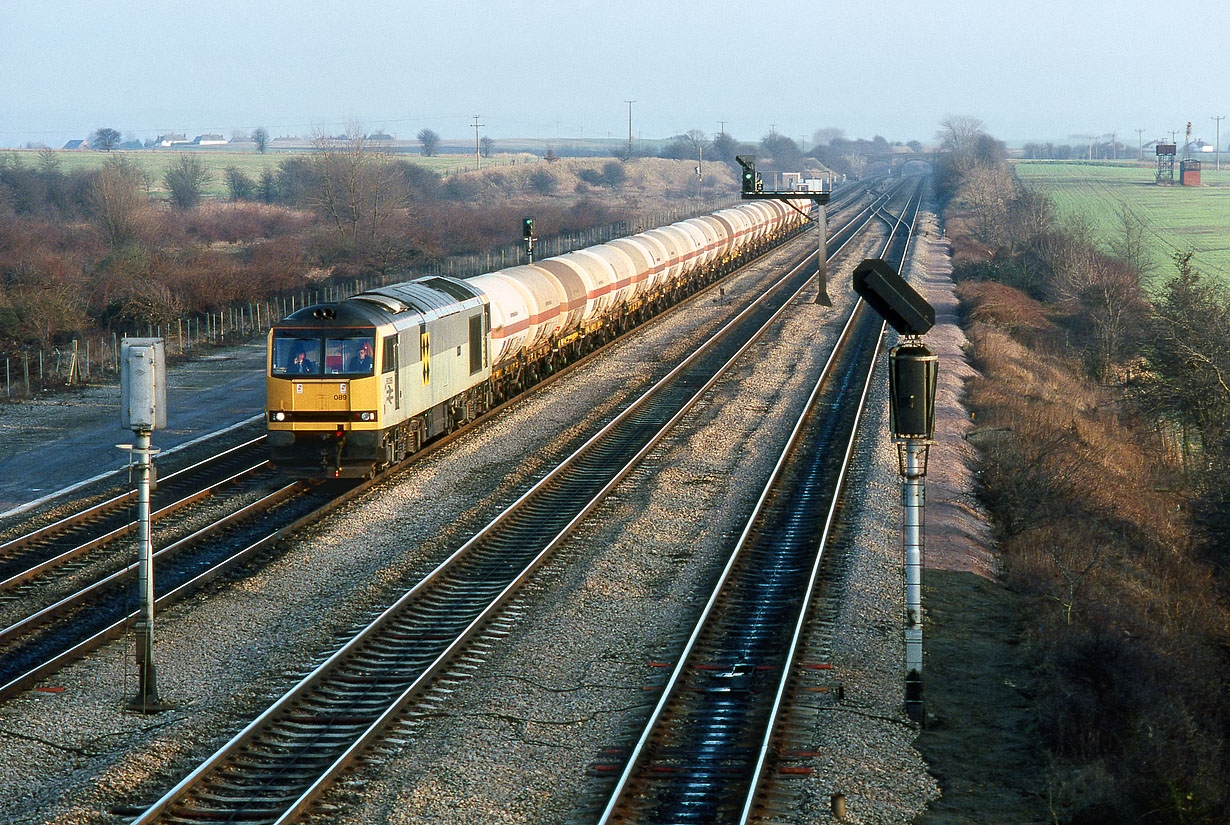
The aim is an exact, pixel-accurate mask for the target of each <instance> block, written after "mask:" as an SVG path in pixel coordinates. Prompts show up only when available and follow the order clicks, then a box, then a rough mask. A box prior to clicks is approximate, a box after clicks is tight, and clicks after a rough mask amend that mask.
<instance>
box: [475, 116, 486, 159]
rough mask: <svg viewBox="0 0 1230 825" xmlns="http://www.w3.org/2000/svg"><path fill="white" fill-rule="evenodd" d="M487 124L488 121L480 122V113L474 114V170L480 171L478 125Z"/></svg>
mask: <svg viewBox="0 0 1230 825" xmlns="http://www.w3.org/2000/svg"><path fill="white" fill-rule="evenodd" d="M486 125H487V124H486V123H479V122H478V115H475V116H474V170H475V171H478V168H479V162H478V158H479V154H480V153H479V149H478V127H479V126H486Z"/></svg>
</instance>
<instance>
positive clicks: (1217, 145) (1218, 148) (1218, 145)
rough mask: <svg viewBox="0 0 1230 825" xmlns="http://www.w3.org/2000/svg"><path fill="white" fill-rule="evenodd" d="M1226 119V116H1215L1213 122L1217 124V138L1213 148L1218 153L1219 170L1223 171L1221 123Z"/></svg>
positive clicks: (1214, 139)
mask: <svg viewBox="0 0 1230 825" xmlns="http://www.w3.org/2000/svg"><path fill="white" fill-rule="evenodd" d="M1225 119H1226V116H1225V115H1214V116H1213V117H1212V120H1214V121H1215V122H1216V123H1217V137H1215V138H1213V148H1214V151H1215V152H1216V153H1217V168H1218V169H1221V122H1222V121H1223V120H1225Z"/></svg>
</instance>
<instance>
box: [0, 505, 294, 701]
mask: <svg viewBox="0 0 1230 825" xmlns="http://www.w3.org/2000/svg"><path fill="white" fill-rule="evenodd" d="M302 485H303V483H302V482H298V481H297V482H294V483H292V484H289V485H287V486H285V487H283V488H282V489H280V490H277V491H275V492H273V493H270V494H269V495H267V496H264V497H262V498H261V499H259V500H257V501H254V502H252V503H251V504H249V505H247V506H246V507H243V508H241V509H239V510H236V511H235V512H234V513H229V514H227V515H226V516H224V517H223V518H222V519H220V520H218V521H216V522H214V523H213V524H210V525H208V526H207V527H204V528H202V529H200V530H198V531H196V532H194V533H193V534H191V535H189V536H185V537H184V538H182V539H180V540H179V541H176V542H174V543H173V544H169V545H167V546H166V547H163V548H162V549H160V550H158V551H157V552H156V553H154V559H155V560H156V561H157V560H160V559H165V558H166V557H168V556H169V555H173V554H174V553H176V552H177V551H179V550H182V549H183V548H185V547H187V546H190V545H191V544H193V543H195V542H198V541H200V540H201V539H203V538H205V537H207V536H209V535H212V534H213V533H216V532H218V531H219V530H221V529H223V528H225V527H228V526H230V525H232V524H235V523H237V522H239V521H241V520H243V519H246V518H248V517H250V516H252V515H253V514H254V513H259V512H263V511H264V510H266V509H268V508H269V507H271V506H273V505H275V504H279V503H281V502H282V501H285V500H286V499H287V498H289V497H290V496H292V495H294V494H295V493H296V492H297V491H299V490H300V489H302ZM279 532H282V531H279ZM250 549H251V548H250V547H249V548H246V549H245V550H243V551H240V553H241V554H242V553H246V552H247V550H250ZM230 560H231V559H229V558H228V559H227V560H226V561H224V562H223V564H226V563H228V562H230ZM137 566H138V565H137V563H136V562H133V563H132V564H130V565H128V566H126V567H124V568H122V569H120V570H117V571H115V572H114V573H112V574H110V575H109V576H106V577H105V578H102V579H99V580H98V581H96V582H93V583H92V584H90V585H88V586H86V587H84V588H82V589H81V590H78V591H77V592H75V593H73V594H72V595H69V596H66V597H64V598H63V599H61V600H60V601H58V602H56V603H55V604H53V605H49V606H48V607H45V608H43V609H42V610H39V611H37V612H35V613H32V614H31V615H29V616H27V617H26V618H24V619H22V620H20V621H18V622H15V623H14V624H11V625H9V626H8V627H6V628H4V629H3V630H0V646H5V645H10V644H12V643H14V642H15V641H17V640H18V639H19V638H21V637H22V636H24V635H26V634H27V633H29V632H30V631H31V630H33V629H34V628H36V627H38V626H40V625H42V624H45V623H46V622H49V621H51V620H52V619H54V618H56V617H57V616H61V615H63V614H65V613H67V612H69V611H71V610H73V609H75V608H78V607H82V606H83V605H85V604H86V603H87V602H88V601H90V599H91V598H93V597H95V596H97V595H99V594H100V593H102V592H104V591H106V590H109V589H111V588H113V587H116V586H117V585H119V584H121V583H123V582H124V581H126V580H128V579H132V578H134V577H135V576H136V574H137ZM162 604H165V602H164V599H163V598H162V597H160V598H158V599H156V600H155V606H161V605H162ZM136 615H137V614H136V613H135V612H134V613H131V614H129V615H127V616H126V617H124V618H123V619H121V620H120V621H119V622H116V623H114V624H112V625H109V626H108V627H106V628H105V629H103V630H101V631H99V632H98V633H96V634H94V635H92V636H90V637H88V638H87V639H85V640H83V641H81V642H79V643H77V644H75V645H73V647H71V648H69V649H67V650H66V651H63V652H61V653H59V654H57V655H56V656H55V657H54V658H52V659H49V660H47V661H46V662H43V663H41V664H39V665H38V666H37V667H35V668H32V669H31V670H29V671H27V672H25V673H23V674H21V675H20V676H17V677H15V678H13V679H11V680H9V682H7V683H6V684H4V685H0V699H5V698H7V697H9V696H11V695H13V694H14V693H16V692H17V691H20V690H22V689H23V688H25V687H27V686H28V685H30V684H33V683H34V682H35V681H37V680H38V679H40V678H42V677H43V676H45V675H47V674H48V673H51V672H53V671H55V670H56V669H58V668H59V667H62V666H63V665H64V664H66V663H67V662H70V661H73V659H74V658H75V657H74V655H73V654H76V653H78V652H80V651H84V650H90V649H92V648H94V647H97V646H98V645H100V644H102V643H103V642H105V641H107V640H109V639H110V638H112V635H110V634H111V633H112V631H114V630H116V629H117V628H118V629H122V628H123V627H126V626H127V625H128V624H130V623H131V622H132V621H133V620H134V618H135V617H136ZM83 646H84V647H83Z"/></svg>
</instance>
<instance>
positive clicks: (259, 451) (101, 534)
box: [0, 435, 269, 601]
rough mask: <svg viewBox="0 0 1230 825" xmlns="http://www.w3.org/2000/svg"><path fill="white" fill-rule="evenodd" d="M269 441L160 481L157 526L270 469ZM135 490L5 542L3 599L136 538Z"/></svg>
mask: <svg viewBox="0 0 1230 825" xmlns="http://www.w3.org/2000/svg"><path fill="white" fill-rule="evenodd" d="M265 454H266V448H265V437H264V436H263V435H262V436H259V437H257V438H254V439H251V440H249V441H246V442H244V443H242V444H239V445H237V446H235V447H231V448H229V449H226V450H223V451H222V452H220V453H218V454H216V455H213V456H210V457H209V458H206V459H205V460H203V461H198V462H196V463H195V464H193V465H191V466H189V467H185V468H183V469H181V470H177V471H176V472H174V473H171V474H170V475H168V476H165V477H164V478H161V479H159V480H158V489H157V490H156V491H155V492H154V494H153V496H152V501H151V514H150V517H151V520H153V521H155V522H157V521H159V520H162V519H166V518H167V517H169V516H171V515H172V514H174V513H177V512H179V511H181V510H183V509H184V508H185V507H188V506H190V505H192V504H195V503H197V502H200V501H202V500H203V499H206V498H208V497H210V496H212V495H214V494H215V493H217V492H218V491H220V490H221V489H223V488H224V487H226V486H227V485H230V484H234V483H235V482H237V481H239V480H241V479H243V478H245V477H248V476H250V475H252V474H254V473H257V472H260V471H261V470H264V469H266V468H267V467H268V465H269V462H268V461H267V460H266V457H265ZM136 495H137V494H136V491H135V490H129V491H126V492H123V493H120V494H119V495H114V496H112V497H110V498H108V499H106V500H105V501H103V502H101V503H99V504H95V505H93V506H90V507H86V508H84V509H81V510H79V511H77V512H75V513H73V514H71V515H69V516H66V517H65V518H62V519H60V520H58V521H56V522H54V523H53V524H48V525H46V526H44V527H40V528H38V529H37V530H31V531H29V532H27V533H25V534H24V535H21V536H18V537H16V538H14V539H11V540H9V541H6V542H4V543H3V544H0V601H4V600H12V599H17V598H24V597H26V596H27V595H28V588H24V587H22V585H25V584H27V583H29V582H32V581H34V580H36V579H39V578H42V577H46V576H51V575H55V574H57V573H60V574H62V573H64V572H65V571H66V570H69V569H76V568H79V567H81V566H82V565H84V564H86V563H88V562H89V561H90V558H91V557H95V556H97V555H99V554H100V553H101V551H103V550H105V549H107V548H109V547H110V545H112V544H113V543H114V542H116V541H118V540H120V539H122V538H124V537H126V536H132V535H135V533H136V529H137V520H136V518H135V513H134V508H135V504H136Z"/></svg>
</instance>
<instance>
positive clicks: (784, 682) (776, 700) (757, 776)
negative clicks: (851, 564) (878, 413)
mask: <svg viewBox="0 0 1230 825" xmlns="http://www.w3.org/2000/svg"><path fill="white" fill-rule="evenodd" d="M911 201H912V203H913V215H911V216H910V219H909V222H908V229H907V234H906V238H905V243H904V247H903V249H902V253H901V258H900V261H901V263H900V264H899V268H900V269H901V270H902V271H904V269H905V266H906V263H907V262H908V261H909V260H910V251H911V246H912V243H913V240H914V233H915V229H916V227H917V224H918V213H919V212H920V211H921V209H922V196H921V193H920V192H916V193H915V195H914V197H912V198H911ZM909 211H910V204H908V203H907V205H906V208H905V210H904V212H903V216H904V214H905V213H906V212H909ZM891 240H892V239H891V238H890V242H891ZM887 248H888V247H887V245H886V246H885V251H887ZM863 303H864V302H863V301H862V299H861V298H860V299H859V305H862V304H863ZM885 327H886V324H885V323H884V322H881V323H880V329H879V333H878V335H877V337H878V339H879V340H880V341H881V342H882V341H883V338H884V330H885ZM876 361H877V359H876V358H873V359H872V360H871V365H870V367H869V369H868V371H867V375H866V378H865V380H864V382H863V392H862V394H861V396H860V397H859V403H858V411H857V413H856V414H855V423H854V427H853V428H852V431H851V436H850V441H849V443H848V444H847V445H846V452H845V455H844V457H843V458H842V464H841V473H840V475H839V477H838V479H837V482H836V485H835V490H837V491H840V490H841V489H842V488H843V487H844V486H845V478H846V471H847V470H848V469H849V466H850V458H851V456H852V455H853V453H854V447H855V445H856V443H857V441H858V436H859V432H858V428H859V424H860V423H861V422H862V417H863V412H864V410H865V409H866V405H867V395H868V393H869V391H870V389H871V377H872V374H873V373H874V372H875V367H876ZM810 403H811V402H810V400H809V402H808V405H809V406H810ZM801 423H802V418H800V424H801ZM792 438H793V436H792ZM838 501H839V496H838V495H837V494H836V493H835V494H834V496H833V500H832V503H831V505H830V507H829V511H828V514H827V515H826V517H825V522H824V532H823V534H822V535H821V538H820V541H819V545H818V546H819V552H817V553H816V560H815V564H814V565H813V566H812V570H811V575H810V577H809V579H808V583H807V591H806V592H805V593H804V595H803V598H802V599H801V600H800V601H799V604H800V610H799V615H798V619H797V620H796V622H795V625H794V630H793V633H792V634H791V637H790V644H789V646H788V648H787V652H786V655H785V657H784V659H783V661H785V662H786V667H783V668H782V677H781V679H780V681H779V684H778V688H777V692H776V694H775V695H774V697H773V706H772V709H771V710H770V712H769V718H768V721H767V723H766V725H765V733H764V738H763V739H762V740H761V743H760V748H759V752H758V756H757V759H756V764H755V766H754V767H753V769H752V776H751V779H750V780H749V782H748V792H747V796H746V798H745V800H744V804H743V811H742V813H741V814H740V816H739V825H746V823H749V822H750V821H751V819H752V813H753V809H754V807H755V802H756V797H757V795H758V789H759V786H760V782H761V779H762V777H763V776H764V774H765V770H766V767H767V765H768V761H769V757H770V755H771V754H772V752H773V734H774V731H775V730H776V729H777V726H778V722H779V720H780V718H781V714H782V709H783V707H784V706H785V701H786V695H787V693H788V692H789V685H790V680H791V677H792V665H793V663H794V660H795V657H796V656H797V654H798V650H799V647H800V645H801V643H802V640H803V636H804V633H805V632H806V629H807V620H808V612H809V611H808V607H809V605H810V604H811V601H812V595H813V594H814V593H815V591H816V586H817V581H818V580H819V577H820V564H821V561H822V560H823V556H824V548H825V547H826V546H827V545H828V540H829V534H830V532H831V530H832V527H833V524H834V521H835V517H836V513H837V507H838ZM740 541H742V538H741V539H740Z"/></svg>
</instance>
